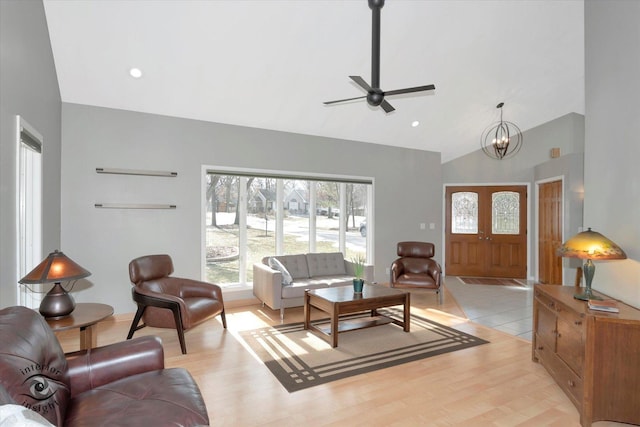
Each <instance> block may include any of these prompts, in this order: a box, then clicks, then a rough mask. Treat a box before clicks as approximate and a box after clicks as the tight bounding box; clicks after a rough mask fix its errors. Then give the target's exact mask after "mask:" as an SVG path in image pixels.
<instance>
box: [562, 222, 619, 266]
mask: <svg viewBox="0 0 640 427" xmlns="http://www.w3.org/2000/svg"><path fill="white" fill-rule="evenodd" d="M558 255H560V256H562V257H565V258H580V259H590V260H605V259H626V258H627V254H625V253H624V251H623V250H622V248H620V246H618V245H616V244H615V243H614V242H612V241H611V240H609V239H607V238H606V237H604V236H603V235H602V234H600V233H598V232H597V231H593V230H591V228H589V229H588V230H587V231H583V232H581V233H578V234H576V235H575V236H573V237H572V238H570V239H569V240H567V241H566V242H564V243H563V244H562V246H561V247H560V248H558Z"/></svg>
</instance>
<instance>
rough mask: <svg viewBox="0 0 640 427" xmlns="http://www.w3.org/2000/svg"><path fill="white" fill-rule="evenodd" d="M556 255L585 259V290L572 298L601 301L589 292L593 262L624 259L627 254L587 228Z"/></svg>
mask: <svg viewBox="0 0 640 427" xmlns="http://www.w3.org/2000/svg"><path fill="white" fill-rule="evenodd" d="M558 255H560V256H562V257H566V258H580V259H585V260H586V262H585V263H584V266H583V267H582V271H583V272H584V280H585V290H584V292H582V293H580V294H576V295H574V298H576V299H580V300H584V301H588V300H590V299H601V298H600V297H597V296H595V295H593V293H592V291H591V281H592V280H593V275H594V274H595V271H596V266H595V265H594V264H593V261H594V260H606V259H626V258H627V254H625V253H624V251H623V250H622V249H621V248H620V246H618V245H616V244H615V243H613V242H612V241H611V240H609V239H607V238H606V237H604V236H603V235H602V234H600V233H598V232H597V231H593V230H591V228H589V229H588V230H587V231H583V232H581V233H578V234H576V235H575V236H573V237H572V238H570V239H569V240H567V241H566V242H564V243H563V244H562V246H561V247H560V248H559V249H558Z"/></svg>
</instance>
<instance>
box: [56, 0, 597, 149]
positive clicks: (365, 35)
mask: <svg viewBox="0 0 640 427" xmlns="http://www.w3.org/2000/svg"><path fill="white" fill-rule="evenodd" d="M44 5H45V11H46V16H47V22H48V25H49V31H50V35H51V44H52V48H53V54H54V59H55V64H56V70H57V73H58V79H59V83H60V91H61V96H62V100H63V101H64V102H71V103H79V104H88V105H96V106H103V107H109V108H119V109H125V110H133V111H141V112H148V113H155V114H163V115H169V116H175V117H184V118H192V119H198V120H206V121H211V122H220V123H229V124H235V125H242V126H250V127H257V128H265V129H274V130H281V131H287V132H296V133H303V134H310V135H320V136H327V137H334V138H342V139H350V140H356V141H364V142H370V143H377V144H386V145H393V146H400V147H408V148H416V149H421V150H430V151H438V152H441V153H442V161H443V162H446V161H448V160H451V159H454V158H456V157H459V156H461V155H464V154H466V153H469V152H471V151H475V150H477V149H479V147H480V145H479V143H480V135H481V133H482V131H483V130H484V129H485V128H486V127H487V126H488V125H489V124H491V123H493V122H495V121H496V120H498V119H499V111H498V110H497V109H496V105H497V104H498V103H499V102H501V101H504V102H505V106H504V119H505V120H508V121H512V122H514V123H516V124H517V125H518V126H520V128H521V129H522V130H523V131H524V130H527V129H530V128H532V127H535V126H538V125H540V124H542V123H545V122H548V121H550V120H553V119H555V118H557V117H560V116H562V115H565V114H567V113H571V112H577V113H581V114H584V90H585V88H584V2H583V1H582V0H571V1H561V0H533V1H525V0H501V1H488V0H485V1H464V0H457V1H453V0H444V1H436V0H430V1H410V0H388V1H387V2H386V5H385V6H384V8H383V9H382V13H381V15H382V24H381V28H382V35H381V71H380V83H381V87H382V89H383V90H393V89H400V88H404V87H412V86H420V85H426V84H430V83H433V84H435V85H436V90H435V91H433V92H431V93H423V94H419V95H417V96H416V95H414V96H407V95H402V96H396V97H389V98H387V100H388V101H389V102H390V103H391V104H392V105H393V106H394V107H395V108H396V111H394V112H392V113H390V114H385V113H384V112H383V111H382V109H380V108H372V107H369V106H368V104H367V103H366V101H364V100H361V101H357V102H351V103H347V104H342V105H335V106H325V105H323V104H322V102H323V101H329V100H334V99H342V98H349V97H356V96H360V95H364V93H363V92H362V90H361V89H360V88H358V87H357V86H356V85H355V84H353V83H352V82H351V81H350V80H349V78H348V76H349V75H360V76H362V77H363V78H364V79H365V80H367V81H368V82H371V62H370V61H371V10H370V9H369V7H368V5H367V1H366V0H357V1H356V0H352V1H345V0H342V1H335V0H334V1H325V0H322V1H320V0H317V1H316V0H289V1H273V0H257V1H239V0H218V1H213V0H209V1H196V0H189V1H184V0H182V1H180V0H157V1H156V0H83V1H78V0H44ZM131 67H138V68H140V69H142V71H143V73H144V75H143V77H142V78H140V79H138V80H135V79H133V78H131V77H130V76H129V74H128V71H129V69H130V68H131ZM414 120H419V121H420V126H418V127H415V128H414V127H412V126H411V122H412V121H414ZM524 143H525V144H526V143H527V141H526V140H525V141H524Z"/></svg>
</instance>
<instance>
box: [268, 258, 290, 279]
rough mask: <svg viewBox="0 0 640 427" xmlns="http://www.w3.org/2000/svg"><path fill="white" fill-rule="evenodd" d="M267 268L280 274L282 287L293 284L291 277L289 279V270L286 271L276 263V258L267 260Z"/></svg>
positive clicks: (278, 262)
mask: <svg viewBox="0 0 640 427" xmlns="http://www.w3.org/2000/svg"><path fill="white" fill-rule="evenodd" d="M269 267H271V268H273V269H274V270H278V271H279V272H280V273H282V284H283V285H290V284H291V282H293V277H291V273H289V270H287V267H285V266H284V265H283V264H282V263H281V262H280V261H278V258H276V257H271V258H269Z"/></svg>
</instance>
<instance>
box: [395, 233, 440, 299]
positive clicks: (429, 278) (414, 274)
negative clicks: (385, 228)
mask: <svg viewBox="0 0 640 427" xmlns="http://www.w3.org/2000/svg"><path fill="white" fill-rule="evenodd" d="M397 253H398V256H399V257H400V258H398V259H396V260H395V261H393V263H391V280H390V283H391V287H393V288H424V289H432V290H434V291H435V292H436V294H437V295H438V303H439V304H442V292H441V291H442V289H441V288H442V269H441V268H440V264H438V262H437V261H436V260H434V259H433V256H434V255H435V246H434V244H433V243H426V242H399V243H398V247H397Z"/></svg>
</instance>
